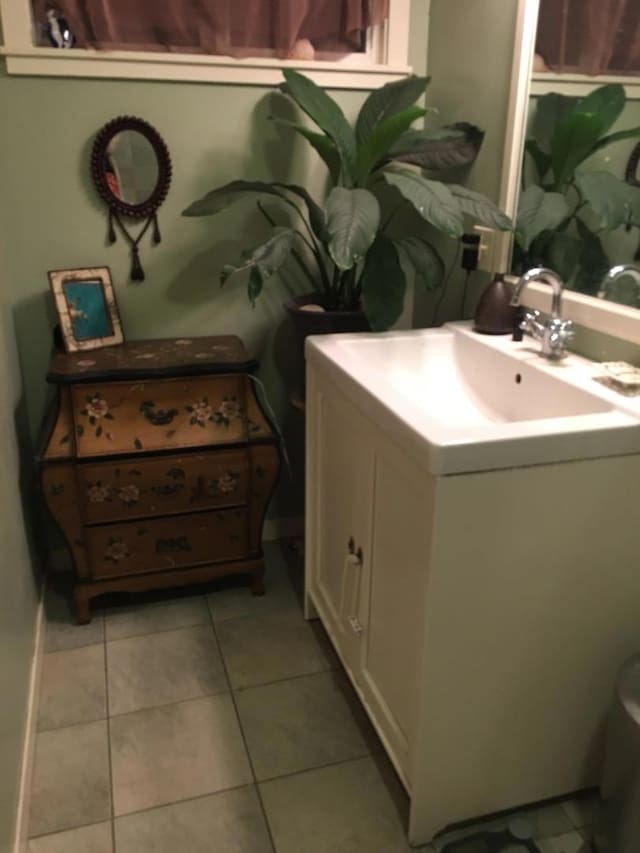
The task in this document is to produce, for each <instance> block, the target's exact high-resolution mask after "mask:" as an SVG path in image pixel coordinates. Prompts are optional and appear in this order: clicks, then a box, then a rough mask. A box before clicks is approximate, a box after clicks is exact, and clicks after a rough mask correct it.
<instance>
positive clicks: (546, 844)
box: [536, 832, 588, 853]
mask: <svg viewBox="0 0 640 853" xmlns="http://www.w3.org/2000/svg"><path fill="white" fill-rule="evenodd" d="M536 843H537V845H538V847H539V848H540V853H588V847H587V846H586V845H585V842H584V840H583V838H582V836H581V835H580V833H578V832H565V833H563V834H562V835H555V836H554V837H553V838H543V839H541V840H540V841H537V842H536Z"/></svg>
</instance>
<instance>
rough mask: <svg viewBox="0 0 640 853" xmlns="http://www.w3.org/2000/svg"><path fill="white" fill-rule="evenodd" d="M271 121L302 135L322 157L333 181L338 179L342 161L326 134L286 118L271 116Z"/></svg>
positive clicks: (335, 182) (336, 181)
mask: <svg viewBox="0 0 640 853" xmlns="http://www.w3.org/2000/svg"><path fill="white" fill-rule="evenodd" d="M271 121H272V122H274V124H279V125H281V126H282V127H288V128H290V129H291V130H295V132H296V133H298V134H300V136H302V137H304V138H305V139H306V140H307V142H309V144H310V145H311V146H312V148H313V149H314V150H315V151H316V152H317V153H318V154H319V155H320V157H321V158H322V160H323V162H324V164H325V165H326V167H327V169H328V170H329V174H330V175H331V180H332V181H333V183H334V184H337V183H338V181H339V180H340V172H341V171H342V161H341V160H340V153H339V152H338V149H337V148H336V146H335V143H334V142H333V141H332V140H331V139H330V138H329V137H328V136H327V135H326V134H324V133H316V131H315V130H311V129H310V128H308V127H305V126H304V125H303V124H297V123H296V122H295V121H289V120H288V119H286V118H278V117H277V116H271Z"/></svg>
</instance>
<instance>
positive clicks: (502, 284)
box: [473, 273, 517, 335]
mask: <svg viewBox="0 0 640 853" xmlns="http://www.w3.org/2000/svg"><path fill="white" fill-rule="evenodd" d="M512 296H513V289H512V287H511V285H509V284H507V282H506V281H505V280H504V275H503V274H502V273H496V275H495V276H494V277H493V279H492V280H491V281H490V282H489V284H488V285H487V286H486V288H485V289H484V292H483V293H482V296H481V297H480V301H479V302H478V307H477V308H476V316H475V320H474V323H473V330H474V332H480V334H482V335H510V334H511V333H512V332H513V330H514V328H515V326H516V312H517V308H515V307H514V306H513V305H512V304H511V298H512Z"/></svg>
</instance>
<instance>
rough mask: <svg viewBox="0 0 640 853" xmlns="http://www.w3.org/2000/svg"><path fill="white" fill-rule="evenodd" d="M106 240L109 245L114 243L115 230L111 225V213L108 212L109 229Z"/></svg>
mask: <svg viewBox="0 0 640 853" xmlns="http://www.w3.org/2000/svg"><path fill="white" fill-rule="evenodd" d="M107 240H108V241H109V243H115V242H116V229H115V226H114V224H113V211H111V210H110V211H109V227H108V229H107Z"/></svg>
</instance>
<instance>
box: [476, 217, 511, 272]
mask: <svg viewBox="0 0 640 853" xmlns="http://www.w3.org/2000/svg"><path fill="white" fill-rule="evenodd" d="M473 230H474V231H475V232H476V233H477V234H479V235H480V244H479V246H478V269H479V270H484V271H485V272H491V273H494V272H508V270H509V258H510V256H511V232H510V231H496V230H495V229H493V228H487V226H486V225H476V226H474V229H473Z"/></svg>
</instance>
